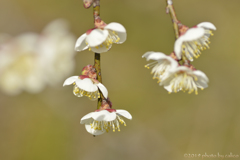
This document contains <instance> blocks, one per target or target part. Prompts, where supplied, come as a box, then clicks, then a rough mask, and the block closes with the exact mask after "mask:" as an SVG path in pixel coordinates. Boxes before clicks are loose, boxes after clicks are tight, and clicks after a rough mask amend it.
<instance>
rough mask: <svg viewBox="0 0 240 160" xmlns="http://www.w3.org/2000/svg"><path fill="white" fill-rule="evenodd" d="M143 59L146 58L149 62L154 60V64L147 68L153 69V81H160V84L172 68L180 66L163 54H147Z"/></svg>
mask: <svg viewBox="0 0 240 160" xmlns="http://www.w3.org/2000/svg"><path fill="white" fill-rule="evenodd" d="M142 58H146V60H147V61H149V60H154V62H152V63H149V64H147V65H145V67H146V68H148V69H149V68H151V67H153V68H152V71H151V73H152V74H153V79H159V81H158V83H159V82H160V81H161V79H162V78H163V77H164V75H166V73H167V72H168V71H169V70H170V69H171V68H176V67H177V66H178V62H177V61H176V60H174V59H173V58H172V57H171V56H167V55H165V54H164V53H161V52H146V53H145V54H144V55H143V56H142Z"/></svg>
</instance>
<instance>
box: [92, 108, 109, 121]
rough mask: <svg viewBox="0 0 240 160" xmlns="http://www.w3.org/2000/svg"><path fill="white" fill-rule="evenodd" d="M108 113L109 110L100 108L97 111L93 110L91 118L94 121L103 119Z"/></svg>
mask: <svg viewBox="0 0 240 160" xmlns="http://www.w3.org/2000/svg"><path fill="white" fill-rule="evenodd" d="M109 114H110V112H108V111H106V110H102V111H99V112H94V114H92V118H93V119H94V120H96V121H103V120H104V119H105V118H106V117H108V116H109Z"/></svg>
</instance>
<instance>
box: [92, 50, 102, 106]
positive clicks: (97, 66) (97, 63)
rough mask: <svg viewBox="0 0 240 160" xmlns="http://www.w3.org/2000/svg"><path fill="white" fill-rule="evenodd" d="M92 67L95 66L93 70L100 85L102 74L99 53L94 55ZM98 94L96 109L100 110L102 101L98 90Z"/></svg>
mask: <svg viewBox="0 0 240 160" xmlns="http://www.w3.org/2000/svg"><path fill="white" fill-rule="evenodd" d="M94 66H95V69H96V72H97V80H98V81H99V82H100V83H102V74H101V65H100V54H99V53H95V57H94ZM99 93H100V98H98V104H97V109H100V107H101V105H102V100H103V95H102V93H101V91H100V90H99Z"/></svg>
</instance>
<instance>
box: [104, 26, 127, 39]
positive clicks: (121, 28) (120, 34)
mask: <svg viewBox="0 0 240 160" xmlns="http://www.w3.org/2000/svg"><path fill="white" fill-rule="evenodd" d="M104 29H109V30H112V31H116V32H117V33H118V37H119V38H120V40H119V41H118V42H117V43H118V44H120V43H123V42H125V41H126V39H127V33H126V29H125V28H124V26H123V25H121V24H120V23H116V22H112V23H109V24H108V25H107V26H106V27H104Z"/></svg>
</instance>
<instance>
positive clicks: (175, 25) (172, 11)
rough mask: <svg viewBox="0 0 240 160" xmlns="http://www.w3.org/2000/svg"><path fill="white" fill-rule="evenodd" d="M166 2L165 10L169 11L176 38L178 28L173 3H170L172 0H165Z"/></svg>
mask: <svg viewBox="0 0 240 160" xmlns="http://www.w3.org/2000/svg"><path fill="white" fill-rule="evenodd" d="M166 2H167V7H166V12H167V13H170V16H171V19H172V23H173V29H174V32H175V38H176V39H178V37H179V30H178V23H179V21H178V19H177V16H176V13H175V10H174V8H173V5H172V4H173V2H172V0H166Z"/></svg>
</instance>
